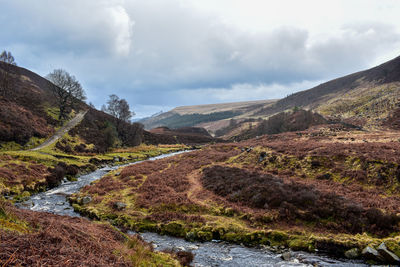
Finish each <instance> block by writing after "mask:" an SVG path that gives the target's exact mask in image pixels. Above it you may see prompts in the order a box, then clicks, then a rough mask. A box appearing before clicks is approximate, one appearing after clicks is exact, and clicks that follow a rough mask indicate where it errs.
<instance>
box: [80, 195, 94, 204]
mask: <svg viewBox="0 0 400 267" xmlns="http://www.w3.org/2000/svg"><path fill="white" fill-rule="evenodd" d="M90 202H92V198H91V197H90V196H84V197H83V198H82V204H83V205H86V204H89V203H90Z"/></svg>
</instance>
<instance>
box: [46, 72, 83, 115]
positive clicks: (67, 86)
mask: <svg viewBox="0 0 400 267" xmlns="http://www.w3.org/2000/svg"><path fill="white" fill-rule="evenodd" d="M46 78H47V79H48V80H49V81H50V82H51V86H50V90H51V91H52V92H53V94H54V95H55V97H56V99H57V104H58V107H59V109H60V115H59V120H62V119H65V118H66V116H67V111H68V109H72V108H74V107H75V105H76V104H77V103H78V102H79V101H83V100H85V99H86V96H85V91H84V90H83V88H82V86H81V84H80V83H79V82H78V81H77V80H76V78H75V76H72V75H70V74H69V73H68V72H67V71H65V70H63V69H55V70H54V71H53V72H51V73H49V74H48V75H47V77H46Z"/></svg>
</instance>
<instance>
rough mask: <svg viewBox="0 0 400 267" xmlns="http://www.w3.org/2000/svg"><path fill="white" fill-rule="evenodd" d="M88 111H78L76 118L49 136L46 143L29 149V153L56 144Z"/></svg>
mask: <svg viewBox="0 0 400 267" xmlns="http://www.w3.org/2000/svg"><path fill="white" fill-rule="evenodd" d="M87 112H88V111H87V110H85V111H80V112H79V113H78V114H76V116H75V117H74V118H72V119H71V120H70V121H69V122H68V123H67V124H65V125H64V126H63V127H61V128H60V129H59V130H58V131H57V132H56V133H55V134H54V135H53V136H51V137H50V138H49V139H47V140H46V141H44V142H43V144H40V145H39V146H37V147H35V148H32V149H29V150H31V151H36V150H39V149H42V148H45V147H47V146H49V145H51V144H53V143H54V142H56V141H57V140H58V139H60V138H61V137H63V136H64V134H66V133H67V132H68V131H69V130H71V129H72V128H74V127H75V126H76V125H78V124H79V123H80V122H81V121H82V120H83V118H84V117H85V115H86V113H87Z"/></svg>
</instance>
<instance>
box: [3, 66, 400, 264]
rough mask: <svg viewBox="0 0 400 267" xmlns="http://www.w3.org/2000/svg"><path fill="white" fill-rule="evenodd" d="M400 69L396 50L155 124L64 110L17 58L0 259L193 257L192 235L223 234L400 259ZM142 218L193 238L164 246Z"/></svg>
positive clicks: (340, 256) (286, 247)
mask: <svg viewBox="0 0 400 267" xmlns="http://www.w3.org/2000/svg"><path fill="white" fill-rule="evenodd" d="M2 64H3V65H4V64H5V63H2ZM3 65H0V67H1V66H3ZM383 70H386V71H383ZM1 71H3V72H4V71H5V69H2V70H1ZM8 71H10V70H8ZM399 73H400V58H396V59H394V60H392V61H389V62H387V63H384V64H383V65H380V66H378V67H375V68H372V69H370V70H367V71H363V72H359V73H356V74H352V75H349V76H345V77H343V78H338V79H336V80H333V81H330V82H327V83H325V84H322V85H320V86H317V87H315V88H312V89H310V90H306V91H303V92H299V93H296V94H293V95H291V96H288V97H287V98H284V99H281V100H265V101H264V100H262V101H253V102H243V103H229V104H221V105H204V106H190V107H180V108H176V109H175V110H173V111H171V112H169V113H164V114H160V115H158V116H156V117H154V118H151V119H150V121H147V122H145V123H144V124H145V125H144V126H143V125H142V124H140V123H131V122H129V121H124V120H121V119H118V118H116V117H115V116H112V115H110V114H108V113H107V112H103V111H99V110H97V109H95V108H93V107H91V106H89V105H87V104H86V103H85V102H83V101H77V103H76V105H74V106H73V107H71V108H70V109H68V110H66V114H65V118H61V117H62V116H60V110H59V108H58V107H57V105H56V100H55V99H54V96H53V95H52V94H51V91H49V86H50V85H49V83H50V82H49V81H48V80H46V79H44V78H42V77H40V76H39V75H37V74H35V73H33V72H30V71H29V70H26V69H23V68H20V67H16V66H13V67H11V77H12V79H13V80H14V84H15V88H16V89H15V94H13V95H7V96H2V97H1V98H0V103H1V105H0V114H1V121H0V138H1V139H0V147H1V149H0V160H1V161H0V195H1V197H0V233H1V248H2V250H1V252H0V263H1V264H2V265H4V266H13V265H17V266H18V265H22V266H23V265H46V264H50V265H60V264H63V265H65V266H77V265H80V264H84V265H116V266H160V265H161V266H164V265H165V266H179V265H184V266H185V265H190V264H191V263H190V262H191V261H193V257H194V262H195V263H196V257H197V256H196V253H200V252H196V250H195V249H193V250H191V249H188V248H189V247H190V246H191V245H188V244H189V243H186V242H194V243H197V244H199V245H198V246H199V247H202V248H204V249H208V250H207V251H206V252H205V254H199V257H204V256H205V257H206V260H205V262H207V257H211V256H210V255H212V254H211V252H210V251H212V249H213V247H214V249H215V250H219V249H223V247H224V246H225V245H226V246H229V247H230V248H232V249H233V250H235V249H238V250H241V251H242V252H241V253H242V254H243V255H247V254H246V253H249V255H257V253H271V254H270V255H271V258H268V259H265V260H267V261H269V260H271V261H272V262H273V263H274V264H287V265H289V266H299V265H300V266H307V264H312V262H310V259H312V258H314V257H317V258H318V260H317V261H318V263H319V264H320V265H321V266H335V264H337V265H339V266H340V264H344V265H348V266H351V265H354V266H357V265H360V266H362V265H363V264H384V263H385V264H398V263H399V262H400V259H399V256H400V235H399V232H400V215H399V214H400V213H399V208H398V207H399V205H400V191H399V190H400V139H399V136H400V135H399V125H400V122H399V118H400V117H399V116H398V115H399V109H400V107H399V103H400V95H399V91H400V90H399V81H400V76H399V75H398V74H399ZM382 75H383V76H382ZM146 123H147V127H150V126H151V125H153V126H154V127H151V129H146V128H145V126H146ZM187 123H189V124H187ZM210 129H212V130H210ZM186 150H191V151H190V152H186V153H180V154H177V155H174V156H171V157H165V158H159V159H157V160H155V161H153V160H149V159H151V158H153V157H156V156H160V155H167V154H170V153H176V152H180V151H186ZM85 177H86V178H85ZM88 177H89V178H88ZM90 177H92V178H93V179H92V178H90ZM84 179H87V180H85V181H86V182H85V183H81V181H83V180H84ZM68 185H71V186H72V185H77V186H76V188H75V187H73V188H74V189H73V190H72V189H71V190H67V189H65V190H64V189H62V188H64V187H65V186H68ZM78 185H79V186H78ZM49 190H50V191H49ZM51 190H55V191H51ZM54 192H56V193H54ZM57 192H58V193H60V194H58V193H57ZM53 193H54V194H53ZM53 195H54V196H53ZM47 196H50V197H51V198H53V197H54V199H57V200H54V201H53V200H51V201H50V202H51V203H52V205H51V207H50V206H48V203H47V202H49V201H47V200H46V199H47V198H46V197H47ZM35 198H36V200H35ZM29 201H31V202H29ZM35 201H36V202H35ZM50 202H49V203H50ZM46 203H47V204H46ZM15 205H16V206H18V207H21V205H22V206H24V205H25V206H24V209H25V208H27V209H32V210H35V211H29V210H23V209H21V208H17V207H15ZM51 213H55V214H51ZM78 214H79V215H78ZM70 216H82V217H86V218H87V219H85V218H71V217H70ZM84 229H87V230H84ZM143 232H145V233H147V234H143V237H144V238H145V237H146V236H147V237H148V239H146V238H145V239H146V240H147V241H152V240H153V241H154V242H163V243H159V246H160V247H165V246H166V245H165V244H182V242H184V246H185V247H187V249H186V250H182V249H178V248H177V246H178V245H176V246H175V245H173V247H171V248H169V249H168V248H166V249H165V250H164V251H158V250H157V249H156V250H154V248H153V247H152V245H151V244H149V243H147V242H146V240H142V238H141V237H140V235H135V234H133V233H143ZM148 233H153V234H148ZM155 234H158V235H155ZM160 235H161V236H165V237H164V239H165V240H164V239H162V237H160ZM169 237H171V239H169ZM172 237H177V238H181V239H172ZM160 239H161V240H164V241H160ZM182 239H185V241H183V240H182ZM157 240H158V241H157ZM209 242H214V243H215V244H213V243H209ZM27 243H28V244H32V245H31V246H27V245H24V244H27ZM220 243H221V245H219V244H220ZM210 244H211V245H210ZM199 251H200V250H199ZM201 251H203V250H201ZM221 253H223V252H221ZM252 253H255V254H252ZM301 253H303V254H301ZM304 253H306V254H304ZM200 255H201V256H200ZM229 255H231V254H229ZM268 255H269V254H268ZM299 255H306V256H304V257H303V258H302V260H301V257H302V256H299ZM227 257H228V256H227ZM229 257H231V256H229ZM229 257H228V258H229ZM197 259H199V258H197ZM277 259H279V260H277ZM314 259H315V258H314ZM241 260H242V259H241V257H237V258H234V257H233V256H232V259H230V260H229V261H232V262H231V263H232V264H237V263H238V262H240V261H241ZM330 262H331V263H332V262H334V264H331V263H330ZM219 264H220V263H219ZM337 265H336V266H337Z"/></svg>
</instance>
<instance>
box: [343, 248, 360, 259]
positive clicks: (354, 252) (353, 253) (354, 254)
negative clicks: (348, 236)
mask: <svg viewBox="0 0 400 267" xmlns="http://www.w3.org/2000/svg"><path fill="white" fill-rule="evenodd" d="M344 256H345V257H346V258H348V259H356V258H358V257H359V256H360V250H359V249H358V248H352V249H349V250H348V251H346V252H345V253H344Z"/></svg>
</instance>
